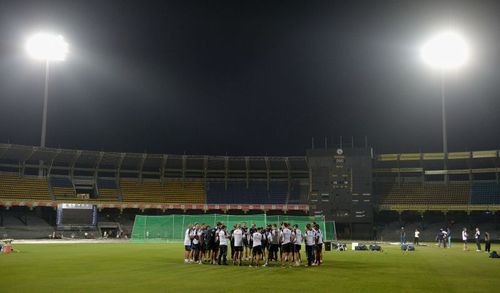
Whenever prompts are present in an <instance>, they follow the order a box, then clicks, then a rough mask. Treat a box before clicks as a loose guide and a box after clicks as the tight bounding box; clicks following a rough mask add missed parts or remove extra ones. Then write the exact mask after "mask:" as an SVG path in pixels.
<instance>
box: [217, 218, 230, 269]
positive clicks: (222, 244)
mask: <svg viewBox="0 0 500 293" xmlns="http://www.w3.org/2000/svg"><path fill="white" fill-rule="evenodd" d="M228 238H229V233H228V232H227V230H226V226H225V225H222V227H221V228H220V230H219V233H218V239H219V258H218V260H217V264H218V265H221V264H223V265H225V266H226V265H227V240H228Z"/></svg>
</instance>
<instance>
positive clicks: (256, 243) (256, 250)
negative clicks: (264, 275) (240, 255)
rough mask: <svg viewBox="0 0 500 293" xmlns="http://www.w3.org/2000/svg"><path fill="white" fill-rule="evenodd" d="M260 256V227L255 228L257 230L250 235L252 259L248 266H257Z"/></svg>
mask: <svg viewBox="0 0 500 293" xmlns="http://www.w3.org/2000/svg"><path fill="white" fill-rule="evenodd" d="M261 258H262V227H259V228H257V232H255V233H253V235H252V260H251V261H250V265H249V266H250V267H251V266H252V265H253V264H254V260H255V265H256V266H257V267H258V266H259V262H260V259H261Z"/></svg>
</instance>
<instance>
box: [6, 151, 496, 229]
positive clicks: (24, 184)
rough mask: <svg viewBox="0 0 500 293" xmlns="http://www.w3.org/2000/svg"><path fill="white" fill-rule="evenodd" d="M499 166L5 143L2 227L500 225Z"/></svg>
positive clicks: (437, 159) (485, 159)
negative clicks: (139, 220) (258, 218)
mask: <svg viewBox="0 0 500 293" xmlns="http://www.w3.org/2000/svg"><path fill="white" fill-rule="evenodd" d="M499 163H500V161H499V151H498V150H490V151H467V152H450V153H448V155H447V156H445V155H444V154H443V153H421V152H419V153H401V154H374V152H373V150H372V149H371V148H369V147H368V146H364V147H354V146H348V147H346V146H344V147H342V148H340V147H334V148H315V149H309V150H307V151H306V155H304V156H286V157H285V156H203V155H171V154H140V153H116V152H102V151H87V150H72V149H58V148H40V147H34V146H25V145H13V144H0V172H1V175H0V206H3V208H2V209H0V210H1V211H2V212H1V213H0V226H2V225H3V220H4V214H8V212H9V211H12V210H15V211H17V212H16V215H17V217H18V218H20V219H22V213H23V211H26V212H28V211H31V212H33V211H35V212H36V213H37V214H38V215H40V216H41V217H43V218H44V219H46V220H47V221H48V222H49V223H51V225H53V226H54V227H57V228H60V229H71V228H72V227H80V228H81V227H83V226H89V227H92V226H96V225H99V223H101V224H102V225H104V226H105V223H106V219H104V220H101V218H102V216H103V214H105V213H106V214H110V213H111V214H112V213H120V214H121V213H126V214H129V215H131V216H132V217H133V216H134V215H136V214H156V215H161V214H172V213H228V214H238V213H267V214H292V215H293V214H296V215H311V216H312V215H314V216H324V217H325V220H327V221H335V222H336V224H337V230H340V232H339V234H341V237H345V238H357V239H362V238H369V237H372V236H373V235H372V233H373V231H374V229H375V228H374V227H375V226H376V225H374V222H376V221H377V218H380V217H381V218H383V217H384V216H387V215H390V214H391V213H395V215H396V216H397V217H399V221H401V217H402V216H403V217H404V216H405V214H411V215H418V216H420V217H424V214H425V213H433V212H435V213H439V214H441V215H444V216H445V217H446V216H447V215H448V214H450V213H454V212H458V213H462V214H465V215H470V214H471V213H479V214H484V213H487V214H488V215H490V216H492V217H494V219H495V220H496V222H497V223H498V216H497V214H496V213H495V212H496V211H498V210H499V209H500V181H499V180H500V178H499V177H500V176H499V175H500V167H499ZM444 166H446V167H444ZM495 217H496V218H495ZM110 225H111V224H110Z"/></svg>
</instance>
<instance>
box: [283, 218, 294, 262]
mask: <svg viewBox="0 0 500 293" xmlns="http://www.w3.org/2000/svg"><path fill="white" fill-rule="evenodd" d="M282 227H283V230H281V250H282V252H283V256H282V257H281V265H282V266H284V265H285V262H288V261H290V262H291V261H292V256H291V253H293V249H292V245H293V240H294V239H293V235H292V231H291V230H290V229H288V223H283V225H282Z"/></svg>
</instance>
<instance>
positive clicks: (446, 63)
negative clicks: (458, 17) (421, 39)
mask: <svg viewBox="0 0 500 293" xmlns="http://www.w3.org/2000/svg"><path fill="white" fill-rule="evenodd" d="M420 54H421V57H422V59H423V60H424V62H425V63H427V64H428V65H429V66H431V67H433V68H436V69H439V70H441V71H446V70H453V69H457V68H460V67H462V66H463V65H465V64H466V63H467V61H468V59H469V46H468V45H467V42H466V41H465V39H464V38H463V37H462V36H461V35H460V34H459V33H457V32H454V31H451V30H449V31H443V32H441V33H438V34H436V35H435V36H434V37H432V38H431V39H430V40H429V41H428V42H426V43H425V44H424V45H423V46H422V48H421V51H420Z"/></svg>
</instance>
